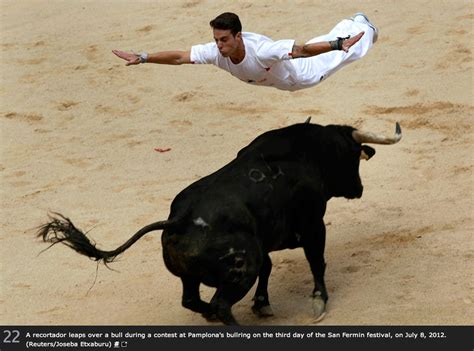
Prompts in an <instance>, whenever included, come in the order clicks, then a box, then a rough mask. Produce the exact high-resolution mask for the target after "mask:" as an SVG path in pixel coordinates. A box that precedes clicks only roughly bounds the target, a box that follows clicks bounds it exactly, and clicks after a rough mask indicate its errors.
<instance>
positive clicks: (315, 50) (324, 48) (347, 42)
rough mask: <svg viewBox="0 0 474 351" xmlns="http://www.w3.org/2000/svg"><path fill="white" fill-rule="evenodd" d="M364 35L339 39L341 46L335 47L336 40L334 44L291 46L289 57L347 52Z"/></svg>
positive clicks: (362, 33) (320, 43) (321, 43)
mask: <svg viewBox="0 0 474 351" xmlns="http://www.w3.org/2000/svg"><path fill="white" fill-rule="evenodd" d="M363 35H364V32H360V33H359V34H357V35H356V36H353V37H352V38H348V39H341V40H342V42H341V46H340V48H339V47H336V46H337V44H338V43H337V40H335V41H334V42H329V41H323V42H319V43H312V44H306V45H294V46H293V51H292V53H291V56H292V57H293V58H298V57H311V56H316V55H319V54H324V53H326V52H329V51H332V50H342V51H345V52H347V51H349V48H350V47H351V46H352V45H354V44H355V43H357V42H358V41H359V40H360V38H362V36H363Z"/></svg>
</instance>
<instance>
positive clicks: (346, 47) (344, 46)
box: [342, 32, 365, 52]
mask: <svg viewBox="0 0 474 351" xmlns="http://www.w3.org/2000/svg"><path fill="white" fill-rule="evenodd" d="M364 33H365V32H360V33H359V34H357V35H356V36H354V37H352V38H349V39H347V40H344V41H343V42H342V50H343V51H344V52H348V51H349V48H350V47H351V46H352V45H354V44H355V43H357V42H358V41H359V40H360V38H362V36H363V35H364Z"/></svg>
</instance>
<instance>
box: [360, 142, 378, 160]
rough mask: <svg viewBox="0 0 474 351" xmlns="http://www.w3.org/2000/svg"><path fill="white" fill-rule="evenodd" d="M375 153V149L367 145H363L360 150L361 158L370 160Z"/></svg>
mask: <svg viewBox="0 0 474 351" xmlns="http://www.w3.org/2000/svg"><path fill="white" fill-rule="evenodd" d="M374 155H375V149H374V148H372V147H370V146H367V145H362V149H361V150H360V159H361V160H370V159H371V158H372V156H374Z"/></svg>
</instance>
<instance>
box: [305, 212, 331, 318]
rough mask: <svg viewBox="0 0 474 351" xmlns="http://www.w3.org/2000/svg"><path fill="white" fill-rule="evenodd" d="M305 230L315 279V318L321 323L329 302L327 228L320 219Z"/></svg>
mask: <svg viewBox="0 0 474 351" xmlns="http://www.w3.org/2000/svg"><path fill="white" fill-rule="evenodd" d="M304 228H307V229H306V230H305V233H304V234H303V235H302V241H303V249H304V253H305V255H306V258H307V260H308V262H309V265H310V267H311V272H312V273H313V277H314V289H313V310H314V316H315V318H316V321H320V320H321V319H323V318H324V316H325V314H326V303H327V301H328V292H327V290H326V284H325V283H324V273H325V271H326V262H325V260H324V249H325V246H326V226H325V225H324V221H323V219H322V218H320V219H318V220H317V222H316V223H312V224H311V225H310V224H309V223H307V225H306V226H305V227H304Z"/></svg>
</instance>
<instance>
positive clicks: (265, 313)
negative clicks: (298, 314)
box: [252, 254, 273, 317]
mask: <svg viewBox="0 0 474 351" xmlns="http://www.w3.org/2000/svg"><path fill="white" fill-rule="evenodd" d="M271 271H272V261H271V259H270V256H269V255H268V254H266V255H264V256H263V263H262V267H261V268H260V272H259V275H258V285H257V290H256V291H255V296H254V298H253V300H254V304H253V306H252V311H253V313H255V314H256V315H257V316H259V317H270V316H273V310H272V307H271V306H270V301H269V299H268V278H269V277H270V273H271Z"/></svg>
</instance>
